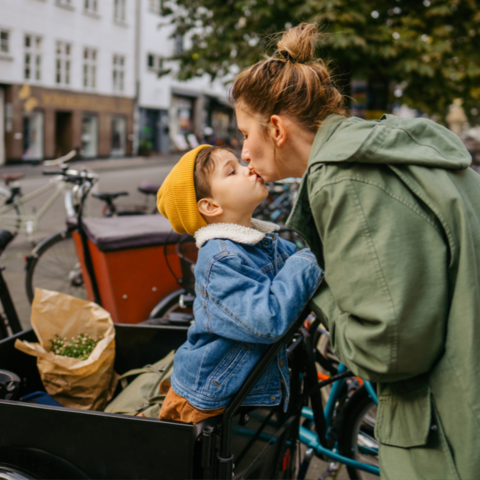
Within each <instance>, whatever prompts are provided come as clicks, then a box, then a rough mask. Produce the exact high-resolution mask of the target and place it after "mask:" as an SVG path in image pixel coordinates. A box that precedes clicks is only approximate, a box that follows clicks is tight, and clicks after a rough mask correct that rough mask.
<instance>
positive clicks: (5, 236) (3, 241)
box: [0, 230, 14, 253]
mask: <svg viewBox="0 0 480 480" xmlns="http://www.w3.org/2000/svg"><path fill="white" fill-rule="evenodd" d="M13 237H14V235H13V233H11V232H9V231H8V230H0V253H2V252H3V251H4V250H5V248H7V245H8V244H9V243H10V242H11V241H12V239H13Z"/></svg>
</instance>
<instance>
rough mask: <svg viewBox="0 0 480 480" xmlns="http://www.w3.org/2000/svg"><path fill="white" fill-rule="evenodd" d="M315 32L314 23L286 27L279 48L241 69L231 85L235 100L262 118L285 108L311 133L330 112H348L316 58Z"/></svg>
mask: <svg viewBox="0 0 480 480" xmlns="http://www.w3.org/2000/svg"><path fill="white" fill-rule="evenodd" d="M318 38H319V33H318V28H317V26H316V25H314V24H310V23H301V24H300V25H298V26H296V27H293V28H290V29H289V30H287V31H286V32H284V34H283V36H282V38H281V39H280V41H279V42H278V43H277V52H276V53H275V54H274V55H273V56H271V57H266V58H265V59H264V60H262V61H260V62H258V63H256V64H255V65H253V66H251V67H249V68H246V69H245V70H243V71H242V72H241V73H240V74H239V75H238V76H237V78H236V79H235V81H234V84H233V87H232V89H231V91H230V100H231V102H232V103H233V104H234V105H238V104H241V106H242V108H244V109H245V110H246V111H247V112H248V113H251V114H257V115H260V116H262V117H264V118H265V120H266V124H268V122H269V120H270V116H271V115H278V114H284V115H288V116H290V117H292V118H293V119H295V120H296V121H297V122H299V123H300V124H301V125H303V127H304V128H306V129H307V130H308V131H311V132H312V133H315V132H316V131H317V130H318V128H319V127H320V125H321V124H322V122H323V121H324V120H325V118H327V117H328V116H329V115H330V114H332V113H337V114H339V115H343V116H347V108H346V107H345V100H344V97H343V95H342V94H341V93H340V92H339V90H338V89H337V87H336V85H335V84H334V82H333V81H332V78H331V74H330V71H329V69H328V68H327V66H326V64H325V62H324V61H323V60H322V59H315V58H314V55H315V44H316V42H317V40H318Z"/></svg>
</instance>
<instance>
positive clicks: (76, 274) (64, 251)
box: [25, 164, 98, 303]
mask: <svg viewBox="0 0 480 480" xmlns="http://www.w3.org/2000/svg"><path fill="white" fill-rule="evenodd" d="M43 174H44V175H55V182H56V183H60V182H62V183H63V184H65V185H73V188H71V190H70V189H69V191H70V192H71V195H70V200H71V207H70V208H71V210H72V211H71V215H69V218H68V219H67V230H65V231H62V232H58V233H55V234H53V235H51V236H50V237H48V238H46V239H45V240H43V241H42V242H40V243H39V244H38V245H37V246H36V247H35V248H34V249H33V251H32V253H31V254H30V255H27V256H26V258H25V260H26V266H25V268H26V277H25V288H26V292H27V298H28V300H29V301H30V303H31V302H32V301H33V297H34V295H35V287H36V286H40V287H41V288H46V289H48V290H54V291H57V292H62V293H66V294H68V295H72V296H74V297H78V298H82V299H87V292H86V289H85V285H84V281H83V276H82V270H81V264H80V261H79V260H78V257H77V253H76V249H75V244H74V241H73V238H72V232H73V231H74V230H76V229H78V226H79V223H81V218H82V215H83V207H84V203H85V200H86V197H87V195H88V194H89V192H90V190H91V189H92V187H93V186H94V184H95V183H96V182H97V180H98V177H97V175H95V174H94V173H89V172H87V171H86V170H83V171H77V170H73V169H69V168H68V165H66V164H64V165H63V166H62V168H61V170H55V171H44V172H43Z"/></svg>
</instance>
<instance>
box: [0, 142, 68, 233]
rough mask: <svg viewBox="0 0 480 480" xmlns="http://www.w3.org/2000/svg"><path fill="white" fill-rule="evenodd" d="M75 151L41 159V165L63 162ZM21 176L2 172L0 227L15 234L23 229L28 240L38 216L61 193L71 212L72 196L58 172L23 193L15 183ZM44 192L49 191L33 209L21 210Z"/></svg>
mask: <svg viewBox="0 0 480 480" xmlns="http://www.w3.org/2000/svg"><path fill="white" fill-rule="evenodd" d="M75 155H76V151H75V150H72V151H71V152H70V153H68V154H67V155H64V156H63V157H60V158H58V159H56V160H49V161H46V162H44V165H45V166H58V165H61V164H63V165H66V163H67V162H69V161H70V160H72V159H73V158H74V157H75ZM65 168H66V167H65ZM22 177H23V174H22V173H17V174H4V175H2V179H3V181H4V182H5V186H6V188H3V187H0V229H5V230H8V231H10V232H12V233H13V234H15V235H16V234H17V233H24V234H26V235H27V238H28V239H29V241H33V234H34V233H35V231H36V230H37V228H38V224H39V222H40V220H41V218H42V217H43V216H44V215H45V213H46V212H47V211H48V210H49V209H50V207H51V206H52V205H53V204H54V202H55V201H56V200H57V198H58V197H60V196H61V195H62V194H63V195H64V197H65V208H66V211H67V215H68V216H74V214H75V213H74V206H73V205H74V201H73V199H72V191H71V185H70V184H69V183H67V182H63V179H62V178H61V177H60V176H56V177H55V178H53V179H51V181H49V182H48V183H47V184H45V185H44V186H43V187H40V188H37V189H36V190H35V191H33V192H31V193H29V194H27V195H23V193H22V188H21V185H20V183H19V180H20V179H21V178H22ZM48 192H50V193H51V195H50V197H49V198H48V199H47V200H46V201H45V202H44V203H43V205H41V206H40V208H38V210H37V211H36V212H35V213H32V214H28V213H25V204H26V203H28V202H31V201H32V200H35V199H36V198H38V197H39V196H41V195H43V194H45V193H48Z"/></svg>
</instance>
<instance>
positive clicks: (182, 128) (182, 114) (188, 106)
mask: <svg viewBox="0 0 480 480" xmlns="http://www.w3.org/2000/svg"><path fill="white" fill-rule="evenodd" d="M177 112H178V113H177V115H178V127H179V133H181V134H186V133H191V132H192V129H193V125H192V116H193V103H192V100H190V99H189V98H180V97H179V98H178V100H177Z"/></svg>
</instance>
